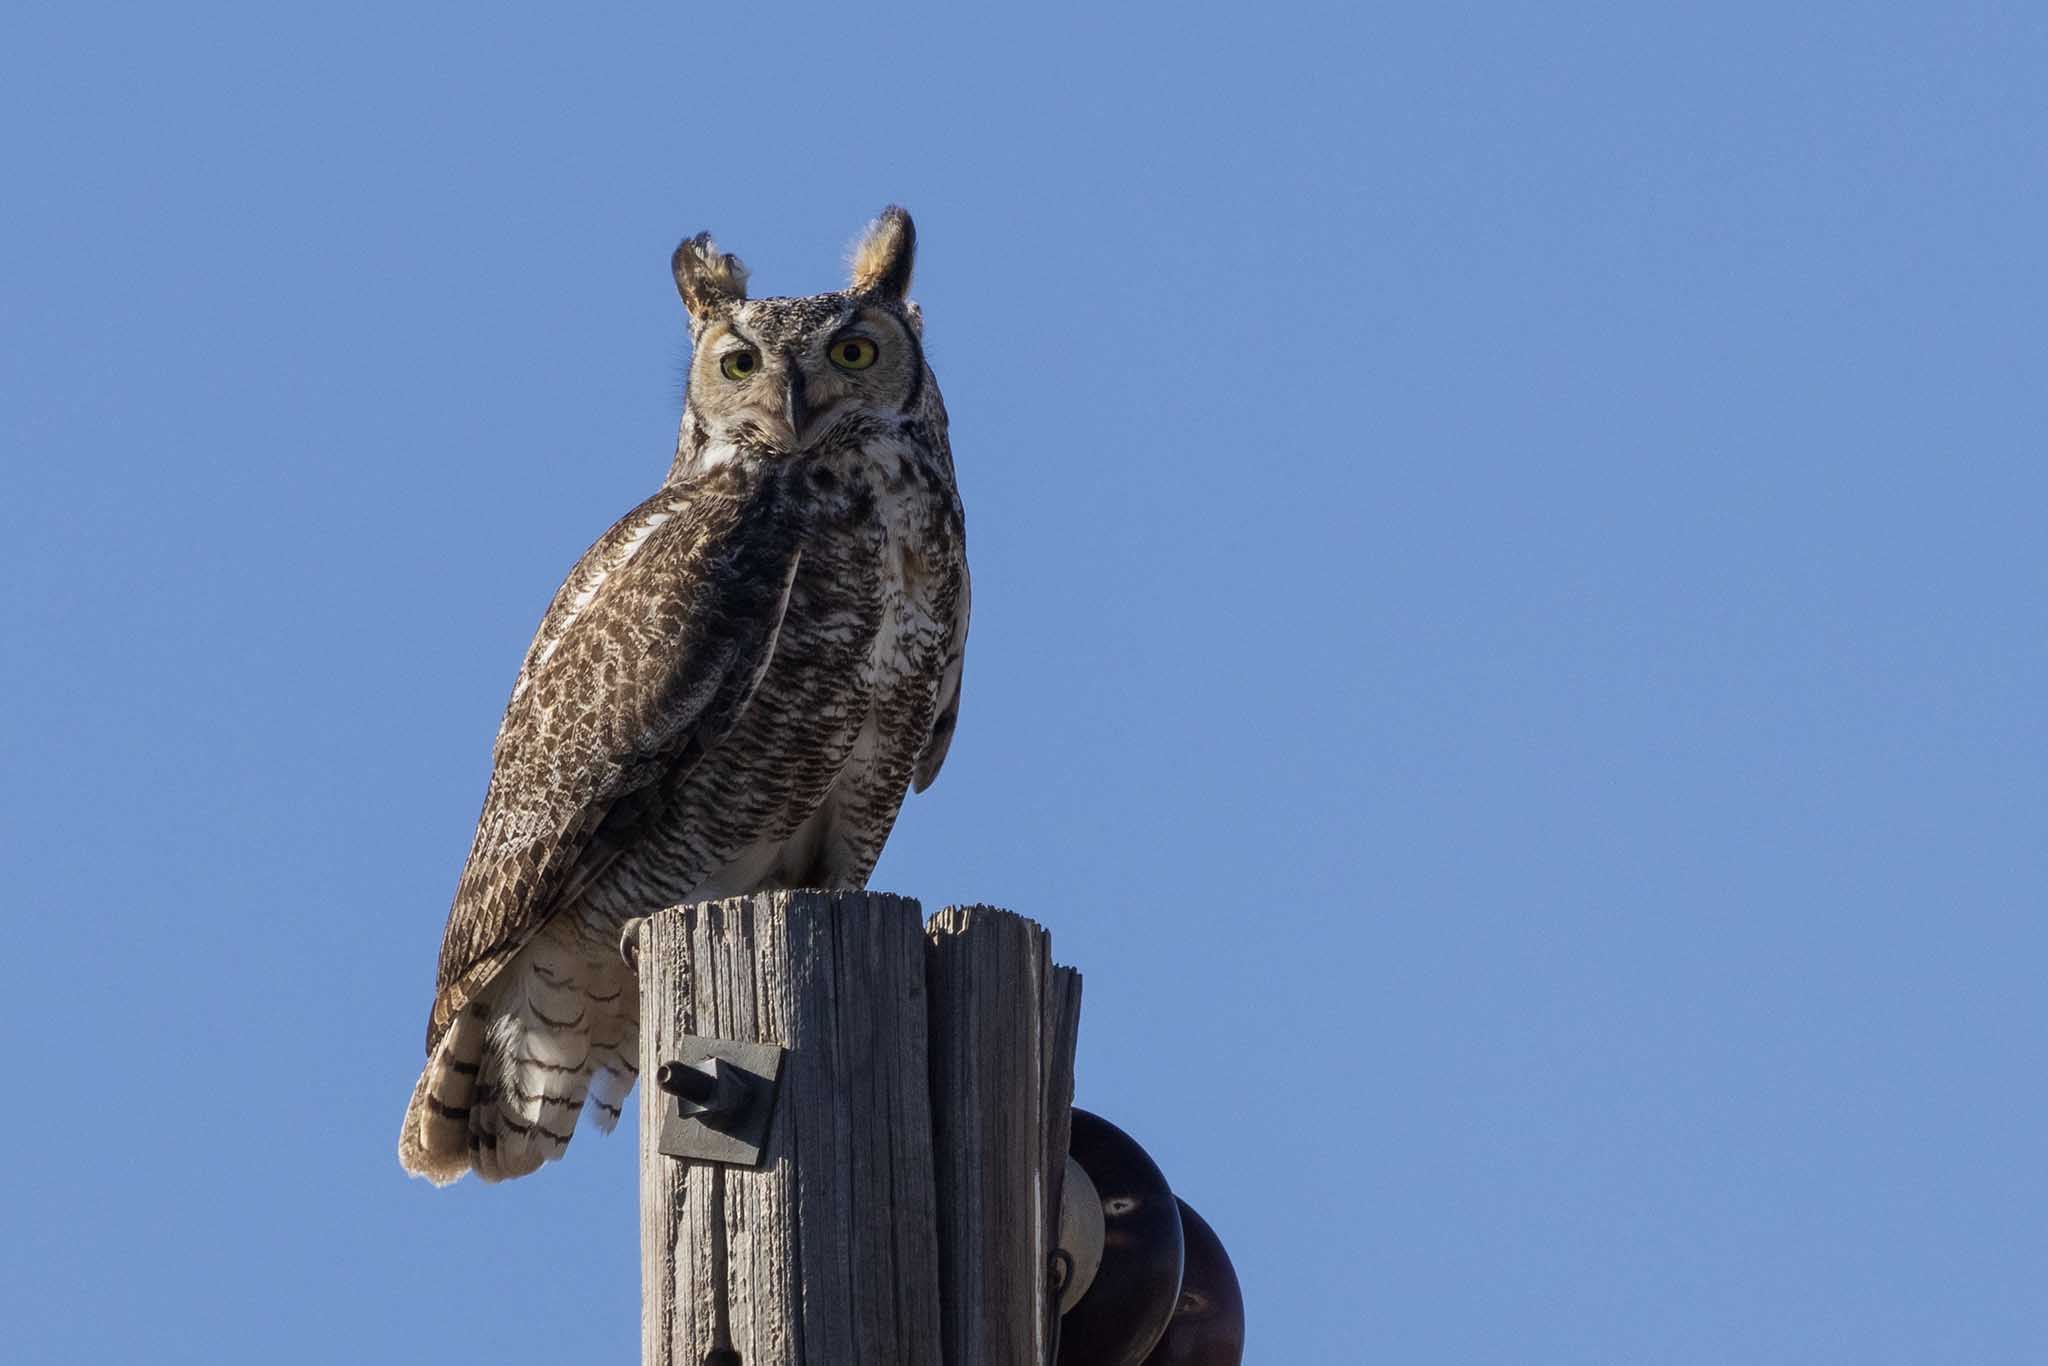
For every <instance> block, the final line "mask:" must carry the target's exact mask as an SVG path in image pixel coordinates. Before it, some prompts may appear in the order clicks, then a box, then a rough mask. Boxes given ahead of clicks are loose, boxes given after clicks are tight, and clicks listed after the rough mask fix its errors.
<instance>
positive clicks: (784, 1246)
mask: <svg viewBox="0 0 2048 1366" xmlns="http://www.w3.org/2000/svg"><path fill="white" fill-rule="evenodd" d="M636 942H637V948H638V962H639V969H640V1018H641V1030H640V1072H641V1079H642V1084H641V1087H640V1095H641V1102H640V1119H641V1123H640V1217H641V1254H642V1273H643V1282H642V1290H643V1296H644V1300H643V1306H642V1335H641V1341H642V1360H643V1362H645V1363H647V1366H704V1363H705V1362H706V1361H707V1359H709V1360H716V1361H722V1362H725V1363H728V1364H729V1363H732V1362H738V1363H740V1366H839V1364H840V1363H847V1364H848V1366H851V1363H860V1362H873V1363H889V1364H890V1366H1050V1363H1051V1362H1052V1360H1053V1352H1054V1345H1055V1336H1054V1334H1055V1330H1056V1326H1057V1320H1056V1312H1057V1311H1056V1292H1055V1291H1054V1290H1053V1289H1052V1287H1051V1285H1050V1282H1049V1279H1048V1273H1049V1270H1050V1262H1051V1257H1052V1251H1053V1246H1054V1244H1053V1237H1054V1232H1055V1229H1056V1227H1057V1220H1058V1213H1059V1177H1060V1174H1061V1172H1062V1171H1063V1170H1064V1162H1065V1155H1066V1147H1067V1123H1068V1114H1069V1108H1070V1104H1071V1100H1072V1090H1073V1056H1074V1044H1075V1039H1076V1030H1077V1027H1078V1023H1079V1007H1080V979H1079V975H1078V974H1077V973H1075V972H1073V971H1072V970H1071V969H1067V968H1056V967H1054V966H1053V964H1052V961H1051V956H1050V937H1049V936H1048V935H1047V934H1046V933H1045V931H1044V930H1042V929H1040V928H1039V927H1038V926H1037V925H1035V924H1033V923H1032V922H1030V921H1028V920H1025V919H1024V918H1022V917H1021V916H1015V915H1011V914H1009V913H1008V912H1004V911H996V910H992V909H989V908H986V907H973V908H970V909H967V910H954V909H949V910H946V911H943V912H941V913H940V914H939V915H938V916H936V917H934V918H933V920H932V924H931V926H930V929H929V932H927V929H926V927H925V925H924V924H923V915H922V912H921V911H920V910H919V908H918V905H917V903H916V902H915V901H911V900H909V899H907V898H902V897H896V896H889V895H886V894H882V893H871V892H767V893H761V894H759V895H756V896H751V897H735V898H732V899H729V900H725V901H714V902H706V903H702V904H699V905H694V906H685V907H680V908H677V909H675V910H670V911H665V912H662V913H661V914H659V915H656V916H652V917H650V918H648V919H647V920H646V921H645V922H643V923H642V924H641V926H640V928H639V931H638V934H637V941H636ZM684 1036H697V1037H709V1038H717V1039H725V1040H738V1041H744V1042H762V1043H772V1044H777V1045H780V1046H782V1047H783V1048H785V1049H787V1050H788V1052H787V1054H786V1056H785V1057H784V1059H783V1062H782V1075H781V1080H780V1085H779V1088H778V1091H777V1094H776V1099H775V1106H774V1115H773V1118H772V1120H771V1122H770V1125H769V1129H768V1134H767V1139H766V1146H765V1148H764V1150H763V1153H762V1161H761V1163H760V1165H759V1166H758V1167H744V1166H721V1165H714V1164H707V1163H701V1162H695V1161H682V1160H679V1159H677V1158H674V1157H670V1156H668V1155H666V1154H664V1153H662V1152H661V1151H660V1150H659V1142H660V1136H661V1131H662V1127H663V1121H664V1119H665V1117H666V1116H667V1114H668V1113H669V1110H670V1109H671V1108H672V1107H674V1106H676V1105H677V1103H678V1102H677V1099H676V1097H674V1096H672V1095H670V1094H668V1093H667V1092H665V1091H663V1090H662V1089H661V1088H660V1087H659V1086H657V1085H655V1084H654V1078H655V1076H656V1074H657V1072H658V1070H659V1068H660V1067H661V1065H662V1063H663V1062H666V1061H669V1060H671V1059H673V1058H675V1057H676V1056H677V1052H678V1043H679V1040H681V1039H683V1038H684ZM714 1350H729V1351H731V1352H733V1353H736V1354H737V1355H736V1356H730V1357H721V1358H712V1357H711V1356H710V1354H711V1353H712V1352H713V1351H714Z"/></svg>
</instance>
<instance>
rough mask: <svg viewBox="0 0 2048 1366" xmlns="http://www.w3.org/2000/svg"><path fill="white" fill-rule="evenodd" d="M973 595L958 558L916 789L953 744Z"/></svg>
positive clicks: (933, 775) (934, 773) (964, 564)
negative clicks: (949, 626) (948, 631)
mask: <svg viewBox="0 0 2048 1366" xmlns="http://www.w3.org/2000/svg"><path fill="white" fill-rule="evenodd" d="M972 596H973V594H972V592H971V589H970V585H969V583H968V580H967V561H966V559H965V558H964V557H963V558H962V559H961V561H960V593H959V598H958V601H957V604H956V606H955V607H954V609H953V634H952V637H951V638H950V639H949V640H948V642H947V645H946V664H945V667H944V669H943V670H941V672H940V674H939V698H938V706H937V707H936V708H934V709H933V711H932V733H931V735H930V736H929V737H927V738H926V740H925V742H924V748H923V749H922V750H920V751H918V755H917V767H916V768H915V769H914V770H912V772H911V782H912V784H913V785H914V786H915V787H916V789H917V790H918V791H919V792H922V791H924V790H925V789H926V788H928V787H930V786H931V785H932V780H933V779H934V778H936V777H938V776H939V768H940V766H941V765H943V764H944V763H945V762H946V751H947V750H948V749H949V748H951V747H952V744H953V727H954V726H955V725H956V724H957V723H958V722H959V720H960V671H961V668H962V666H963V665H964V664H965V663H966V662H967V609H968V606H969V602H968V600H969V599H970V598H971V597H972Z"/></svg>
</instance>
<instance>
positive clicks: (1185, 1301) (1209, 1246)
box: [1144, 1200, 1244, 1366]
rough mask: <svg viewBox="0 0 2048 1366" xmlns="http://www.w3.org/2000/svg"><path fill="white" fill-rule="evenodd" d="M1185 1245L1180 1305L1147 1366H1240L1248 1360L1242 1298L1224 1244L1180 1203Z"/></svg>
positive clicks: (1145, 1365)
mask: <svg viewBox="0 0 2048 1366" xmlns="http://www.w3.org/2000/svg"><path fill="white" fill-rule="evenodd" d="M1180 1227H1181V1235H1182V1237H1183V1239H1184V1240H1185V1242H1186V1244H1187V1261H1186V1266H1185V1268H1184V1269H1183V1270H1182V1272H1181V1277H1180V1303H1178V1304H1176V1305H1175V1306H1174V1307H1173V1317H1172V1318H1171V1319H1169V1320H1168V1321H1167V1324H1166V1332H1165V1334H1164V1335H1163V1336H1161V1338H1160V1339H1159V1345H1158V1346H1156V1347H1154V1348H1153V1349H1152V1355H1150V1356H1148V1357H1146V1358H1145V1362H1144V1366H1239V1363H1240V1362H1242V1361H1243V1360H1244V1295H1243V1294H1242V1293H1241V1292H1240V1291H1239V1290H1238V1288H1237V1271H1236V1269H1235V1268H1234V1267H1232V1266H1231V1265H1230V1254H1229V1253H1227V1252H1225V1251H1224V1250H1223V1240H1222V1239H1220V1238H1218V1237H1217V1236H1216V1230H1215V1229H1212V1228H1210V1227H1209V1224H1208V1221H1207V1220H1205V1219H1203V1218H1202V1216H1201V1215H1199V1214H1197V1213H1195V1212H1194V1210H1193V1209H1191V1208H1190V1207H1189V1206H1188V1202H1187V1201H1185V1200H1183V1201H1181V1202H1180Z"/></svg>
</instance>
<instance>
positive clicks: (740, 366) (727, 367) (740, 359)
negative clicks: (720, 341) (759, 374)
mask: <svg viewBox="0 0 2048 1366" xmlns="http://www.w3.org/2000/svg"><path fill="white" fill-rule="evenodd" d="M718 368H719V371H720V372H721V373H723V374H724V375H725V377H726V378H727V379H745V378H747V376H749V375H751V374H753V373H754V372H755V371H756V370H759V369H760V368H761V358H760V357H759V356H757V355H755V354H754V353H753V352H751V351H731V352H728V353H726V357H725V359H724V360H722V361H720V362H718Z"/></svg>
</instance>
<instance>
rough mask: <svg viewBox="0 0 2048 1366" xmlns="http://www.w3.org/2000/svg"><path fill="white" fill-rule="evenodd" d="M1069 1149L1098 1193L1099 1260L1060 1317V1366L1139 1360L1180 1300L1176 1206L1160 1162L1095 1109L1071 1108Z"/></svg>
mask: <svg viewBox="0 0 2048 1366" xmlns="http://www.w3.org/2000/svg"><path fill="white" fill-rule="evenodd" d="M1069 1151H1070V1152H1071V1153H1072V1155H1073V1158H1074V1160H1075V1161H1076V1162H1078V1163H1080V1164H1081V1167H1082V1169H1083V1170H1085V1171H1086V1172H1087V1173H1088V1177H1089V1179H1090V1180H1091V1181H1093V1182H1094V1183H1095V1189H1096V1190H1097V1191H1098V1192H1099V1193H1100V1194H1101V1196H1102V1225H1103V1233H1102V1265H1101V1266H1100V1267H1099V1268H1097V1270H1096V1272H1095V1280H1094V1282H1093V1283H1092V1284H1091V1285H1090V1286H1089V1287H1088V1293H1087V1294H1085V1295H1083V1296H1082V1297H1081V1299H1080V1302H1079V1303H1077V1304H1076V1305H1075V1306H1074V1307H1073V1308H1072V1309H1071V1310H1069V1311H1068V1313H1067V1315H1066V1317H1064V1318H1063V1319H1061V1320H1060V1353H1059V1366H1139V1364H1140V1363H1141V1362H1143V1361H1144V1360H1145V1356H1146V1354H1147V1353H1148V1352H1150V1351H1151V1350H1152V1348H1153V1345H1154V1344H1156V1343H1157V1342H1158V1341H1159V1337H1160V1334H1162V1333H1164V1332H1165V1331H1166V1325H1167V1321H1168V1320H1169V1319H1171V1318H1172V1317H1173V1310H1174V1305H1175V1304H1176V1302H1177V1301H1178V1300H1179V1298H1180V1273H1181V1256H1182V1248H1181V1228H1180V1207H1179V1205H1178V1204H1177V1203H1176V1202H1175V1200H1174V1198H1173V1191H1172V1190H1171V1189H1170V1188H1169V1187H1168V1186H1167V1184H1166V1178H1165V1177H1164V1176H1162V1175H1161V1174H1160V1171H1159V1167H1158V1164H1156V1163H1154V1162H1153V1161H1152V1159H1151V1157H1149V1156H1148V1155H1147V1154H1146V1152H1145V1150H1144V1149H1143V1148H1141V1147H1139V1146H1138V1144H1137V1143H1136V1142H1135V1141H1134V1140H1133V1139H1132V1138H1131V1136H1130V1135H1129V1134H1126V1133H1125V1132H1124V1131H1123V1130H1121V1129H1119V1128H1117V1127H1116V1126H1115V1125H1114V1124H1111V1123H1110V1122H1109V1121H1108V1120H1106V1119H1104V1118H1102V1117H1101V1116H1100V1115H1094V1114H1090V1113H1089V1112H1088V1111H1086V1110H1075V1111H1074V1132H1073V1138H1072V1140H1071V1143H1070V1145H1069Z"/></svg>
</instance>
